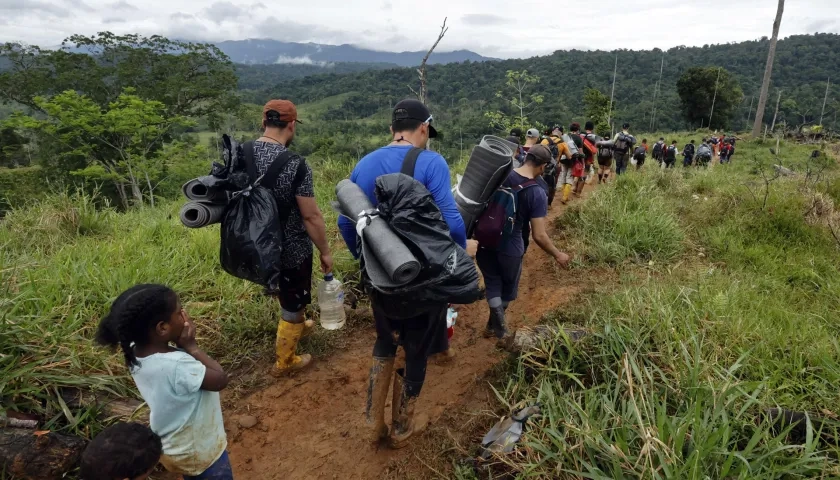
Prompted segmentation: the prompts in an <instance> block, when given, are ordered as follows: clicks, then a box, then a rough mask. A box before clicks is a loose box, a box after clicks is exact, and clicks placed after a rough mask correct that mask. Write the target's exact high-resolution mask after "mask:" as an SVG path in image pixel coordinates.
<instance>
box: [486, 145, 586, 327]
mask: <svg viewBox="0 0 840 480" xmlns="http://www.w3.org/2000/svg"><path fill="white" fill-rule="evenodd" d="M551 160H552V157H551V152H550V151H549V150H548V148H546V147H545V146H544V145H536V146H534V147H531V150H530V151H529V152H528V155H526V156H525V164H524V165H523V166H521V167H519V168H516V169H514V170H513V171H512V172H511V173H510V175H508V178H507V179H506V180H505V182H504V184H503V185H504V186H505V187H508V188H510V189H511V190H512V191H515V192H516V194H515V195H516V198H515V202H516V203H515V204H516V219H515V220H514V226H513V231H512V233H511V235H510V237H509V239H508V240H507V241H503V242H502V243H501V245H500V246H499V248H496V249H491V248H487V247H486V246H485V247H482V246H481V245H480V244H479V246H478V254H477V255H476V261H477V263H478V268H479V269H480V270H481V274H482V276H483V277H484V284H485V287H486V295H487V304H488V305H489V307H490V318H489V319H488V321H487V328H486V329H485V332H484V335H485V337H488V338H491V337H493V336H495V337H496V338H499V339H501V338H504V337H505V336H506V335H507V334H508V331H507V322H506V319H505V310H506V309H507V307H508V306H509V305H510V302H512V301H514V300H515V299H516V297H517V293H518V290H519V278H520V275H521V273H522V259H523V255H524V253H525V249H524V244H523V239H522V234H521V232H522V228H523V226H524V225H526V224H529V225H530V227H531V232H532V236H533V238H534V242H535V243H536V244H537V245H539V247H540V248H542V249H543V251H545V252H546V253H548V254H549V255H551V256H552V258H554V260H555V261H556V262H557V263H558V264H560V265H561V266H563V267H566V266H567V265H568V263H569V256H568V255H567V254H565V253H563V252H561V251H560V250H558V249H557V247H555V246H554V243H552V241H551V238H550V237H549V236H548V232H547V230H546V220H545V217H546V215H547V210H548V198H547V196H546V194H545V192H544V191H543V189H541V188H539V187H538V186H537V181H536V179H537V178H539V177H540V176H541V175H542V174H543V171H544V170H545V168H546V166H547V165H548V164H550V163H551Z"/></svg>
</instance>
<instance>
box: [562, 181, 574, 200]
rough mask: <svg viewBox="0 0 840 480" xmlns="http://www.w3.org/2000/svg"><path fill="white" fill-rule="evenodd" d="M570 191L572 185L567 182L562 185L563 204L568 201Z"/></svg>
mask: <svg viewBox="0 0 840 480" xmlns="http://www.w3.org/2000/svg"><path fill="white" fill-rule="evenodd" d="M571 193H572V186H571V185H570V184H568V183H566V184H564V185H563V205H565V204H567V203H569V195H571Z"/></svg>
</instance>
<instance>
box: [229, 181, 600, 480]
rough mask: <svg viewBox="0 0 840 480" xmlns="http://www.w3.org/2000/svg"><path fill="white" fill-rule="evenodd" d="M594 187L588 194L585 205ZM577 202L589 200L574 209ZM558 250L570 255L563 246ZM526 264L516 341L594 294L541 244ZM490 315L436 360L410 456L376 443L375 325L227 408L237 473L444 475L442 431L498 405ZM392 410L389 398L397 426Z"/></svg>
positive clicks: (474, 313)
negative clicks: (370, 412)
mask: <svg viewBox="0 0 840 480" xmlns="http://www.w3.org/2000/svg"><path fill="white" fill-rule="evenodd" d="M594 187H595V185H594V184H593V185H587V186H586V189H585V190H584V195H583V196H584V197H585V196H586V192H588V191H590V190H591V189H592V188H594ZM576 201H581V200H580V199H578V200H574V199H573V200H572V202H570V203H574V202H576ZM565 209H566V207H565V206H564V205H562V204H561V203H560V201H559V198H558V199H557V201H556V202H555V205H554V206H553V207H552V209H551V210H549V212H548V226H549V233H550V234H551V236H552V238H556V235H555V233H556V232H554V230H555V227H554V223H555V222H554V220H555V219H556V218H557V217H558V216H560V214H561V213H562V212H563V211H564V210H565ZM556 243H558V244H559V247H560V248H561V250H563V248H564V245H563V243H562V242H556ZM570 253H572V254H574V252H570ZM524 262H525V263H524V265H523V270H522V277H521V281H520V289H519V298H518V299H517V300H516V301H514V302H513V303H512V304H511V307H510V309H509V310H508V316H507V318H508V328H509V329H510V331H511V332H513V331H515V330H516V328H517V327H520V326H522V325H533V324H536V323H538V322H539V320H540V318H541V317H542V316H543V315H544V314H545V313H547V312H551V311H552V310H554V309H556V308H558V307H559V306H561V305H564V304H566V303H568V302H570V301H571V300H572V299H573V298H574V297H575V296H576V295H578V294H581V293H583V292H584V291H586V289H587V288H590V289H591V284H592V282H593V280H592V279H591V278H590V277H591V274H587V273H586V272H584V271H583V270H568V271H561V270H559V269H558V267H557V266H556V264H555V263H554V261H553V260H552V259H551V258H550V257H549V256H548V255H546V254H545V253H544V252H543V251H542V250H541V249H540V248H539V247H538V246H537V245H536V244H535V243H534V242H533V241H532V242H531V246H530V247H529V248H528V252H527V254H526V255H525V260H524ZM584 275H586V276H587V278H588V280H587V279H585V278H583V277H584ZM488 315H489V311H488V307H487V303H486V302H485V301H479V302H476V303H474V304H472V305H467V306H464V307H461V309H460V311H459V316H458V320H457V324H456V326H455V334H454V336H453V338H452V341H451V347H452V348H453V349H454V351H455V352H456V357H455V359H454V360H453V361H451V362H449V363H446V364H438V363H436V362H435V361H434V360H433V359H430V361H429V367H428V371H427V375H426V383H425V385H424V387H423V391H422V393H421V395H420V398H419V400H418V403H417V409H418V412H420V411H422V412H425V413H427V414H428V415H429V417H430V427H429V429H428V430H427V431H426V432H424V434H423V435H421V436H420V438H418V439H417V441H415V442H414V443H413V444H412V445H410V446H409V447H407V448H405V449H403V450H397V451H394V450H390V449H388V448H387V447H385V446H379V447H378V448H377V446H376V445H374V444H372V443H371V442H370V441H369V435H370V429H369V427H368V426H367V425H366V424H365V419H364V404H365V398H366V389H367V384H368V370H369V369H370V365H371V351H372V349H373V343H374V340H375V332H374V329H373V325H372V323H371V324H370V325H368V326H367V327H366V328H364V329H358V331H356V330H354V331H352V332H349V333H352V334H354V335H355V337H354V338H351V339H348V341H347V345H346V346H345V347H344V348H342V349H340V350H338V351H335V352H334V353H332V354H331V355H329V356H327V357H322V358H316V359H315V362H314V365H313V366H312V367H310V368H309V370H307V371H305V372H302V373H299V374H296V375H295V376H293V377H287V378H280V379H277V380H271V381H270V383H269V384H268V385H266V386H265V387H264V388H261V389H259V390H257V391H255V392H253V393H251V394H250V395H247V396H244V397H243V398H241V399H239V400H238V401H237V402H236V405H235V406H234V407H233V408H226V409H225V412H224V416H225V425H226V429H227V431H228V444H229V446H228V449H229V452H230V458H231V463H232V465H233V469H234V474H235V475H236V476H237V478H247V479H249V480H269V479H289V480H297V479H314V478H325V479H332V478H336V479H375V478H387V477H389V476H392V475H394V474H395V470H402V469H401V468H400V466H401V465H403V464H405V463H412V465H413V464H414V463H417V467H418V468H410V469H405V471H401V472H400V473H399V475H397V476H398V477H399V478H431V477H435V476H441V475H442V474H441V473H440V472H438V473H437V474H435V471H436V470H434V468H433V467H431V465H429V463H434V462H435V460H436V457H438V456H439V454H441V453H442V450H443V445H441V443H442V441H441V439H433V440H432V441H434V442H435V444H433V445H429V444H428V443H429V441H428V439H429V438H430V437H434V431H435V430H439V431H440V430H441V428H438V427H443V429H442V431H444V432H448V430H455V431H456V433H457V431H458V430H463V429H464V426H465V423H468V422H469V418H465V417H464V415H469V414H474V413H478V412H479V411H480V410H482V409H490V408H495V407H496V406H497V405H493V404H492V402H493V399H492V395H491V394H489V393H488V392H489V388H488V382H487V380H486V379H485V376H486V375H487V374H488V373H490V371H491V370H492V369H493V367H494V366H495V365H496V364H497V363H498V362H500V361H501V360H503V359H504V358H506V357H507V356H508V353H507V352H504V351H501V350H499V349H497V348H496V347H495V339H492V340H491V339H485V338H482V336H481V334H482V331H483V329H484V326H485V324H486V323H487V318H488ZM368 327H369V328H368ZM390 404H391V402H390V394H389V400H388V405H387V407H386V419H387V420H388V421H389V423H390ZM456 412H457V413H456ZM467 412H469V413H467ZM242 415H249V416H254V417H256V418H258V419H259V422H258V423H257V424H256V425H255V426H253V427H252V428H248V429H244V428H241V427H240V426H239V425H238V420H237V419H238V418H240V416H242ZM440 422H445V424H443V425H441V424H440ZM482 428H483V427H482ZM430 430H431V431H430ZM460 433H461V434H464V432H463V431H461V432H460ZM450 435H451V433H450ZM467 440H468V441H473V439H467ZM438 465H439V464H438ZM424 466H425V467H426V468H422V467H424Z"/></svg>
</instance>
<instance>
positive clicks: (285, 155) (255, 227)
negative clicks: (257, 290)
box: [219, 142, 306, 294]
mask: <svg viewBox="0 0 840 480" xmlns="http://www.w3.org/2000/svg"><path fill="white" fill-rule="evenodd" d="M242 152H243V154H244V159H245V169H246V171H247V173H248V177H249V184H248V186H247V187H246V188H245V189H243V190H241V191H239V192H236V193H235V194H234V195H233V197H232V198H231V200H230V202H229V203H228V205H227V206H226V207H225V211H224V214H223V215H222V222H221V229H220V232H219V234H220V235H219V236H220V240H221V242H220V244H221V245H220V249H219V263H221V265H222V268H223V269H224V270H225V271H226V272H227V273H229V274H231V275H233V276H234V277H237V278H241V279H243V280H248V281H250V282H253V283H256V284H258V285H262V286H264V287H266V292H267V293H268V294H275V293H277V289H278V287H279V285H280V276H281V272H282V259H283V254H284V253H285V252H284V251H283V241H284V240H285V235H284V229H285V227H286V219H287V218H288V217H289V214H290V213H291V212H292V205H278V204H277V199H276V198H275V196H274V192H273V191H272V190H273V189H274V185H275V184H276V182H277V178H278V176H279V175H280V172H281V171H282V170H283V167H285V166H286V165H287V164H288V163H289V161H290V160H292V158H294V157H295V154H294V153H292V152H290V151H289V150H284V151H283V152H282V153H280V155H278V156H277V158H275V159H274V160H273V161H272V162H271V164H270V165H269V166H268V169H267V170H266V172H265V173H264V174H263V175H259V171H258V170H257V165H256V162H255V161H254V142H247V143H245V144H243V145H242ZM305 165H306V162H305V160H304V159H303V158H301V159H300V163H299V164H298V169H297V171H296V173H295V177H294V179H293V180H292V185H291V188H292V189H293V190H292V191H294V190H296V189H297V186H298V185H300V182H302V181H303V178H304V175H305V174H306V169H305Z"/></svg>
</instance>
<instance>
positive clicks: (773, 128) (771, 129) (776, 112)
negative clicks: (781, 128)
mask: <svg viewBox="0 0 840 480" xmlns="http://www.w3.org/2000/svg"><path fill="white" fill-rule="evenodd" d="M781 101H782V91H781V90H779V96H778V97H777V98H776V111H775V112H774V113H773V124H772V125H770V131H771V132H772V131H773V130H775V129H776V117H778V116H779V102H781Z"/></svg>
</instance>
